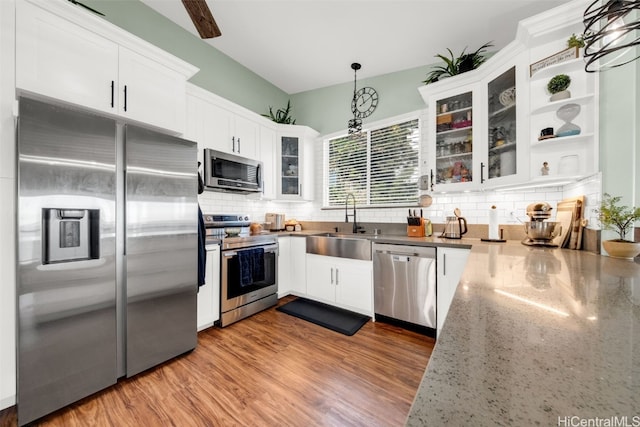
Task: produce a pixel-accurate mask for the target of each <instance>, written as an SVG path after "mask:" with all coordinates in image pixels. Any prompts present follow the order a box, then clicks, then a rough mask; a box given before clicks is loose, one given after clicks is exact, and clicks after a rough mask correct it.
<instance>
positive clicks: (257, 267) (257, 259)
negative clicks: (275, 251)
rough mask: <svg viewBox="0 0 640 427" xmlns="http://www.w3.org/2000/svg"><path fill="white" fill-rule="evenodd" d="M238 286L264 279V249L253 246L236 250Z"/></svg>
mask: <svg viewBox="0 0 640 427" xmlns="http://www.w3.org/2000/svg"><path fill="white" fill-rule="evenodd" d="M238 262H239V263H240V286H248V285H251V284H254V283H256V282H261V281H263V280H264V249H263V248H254V249H246V250H243V251H239V252H238Z"/></svg>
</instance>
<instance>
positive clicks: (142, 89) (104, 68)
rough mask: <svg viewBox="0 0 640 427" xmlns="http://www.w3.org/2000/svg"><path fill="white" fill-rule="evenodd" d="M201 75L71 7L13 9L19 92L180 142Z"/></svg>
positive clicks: (34, 0) (23, 0)
mask: <svg viewBox="0 0 640 427" xmlns="http://www.w3.org/2000/svg"><path fill="white" fill-rule="evenodd" d="M196 71H197V68H196V67H193V66H192V65H190V64H187V63H186V62H184V61H182V60H180V59H178V58H176V57H174V56H172V55H169V54H167V53H166V52H164V51H161V50H160V49H158V48H157V47H155V46H153V45H150V44H148V43H147V42H145V41H143V40H141V39H138V38H137V37H135V36H133V35H131V34H129V33H127V32H125V31H123V30H122V29H120V28H117V27H115V26H114V25H112V24H110V23H108V22H107V21H105V20H103V19H100V18H98V17H96V16H94V15H93V14H91V13H90V12H88V11H85V10H81V8H79V7H77V6H74V5H72V4H71V3H68V2H62V1H60V2H53V1H41V0H29V1H27V0H18V1H17V2H16V87H17V88H18V90H19V91H24V92H28V93H30V94H32V95H34V96H38V97H44V98H50V99H55V100H60V101H63V102H67V103H70V104H74V105H78V106H82V107H85V108H89V109H92V110H96V111H99V112H105V113H108V114H110V115H115V116H118V117H122V118H125V119H127V120H131V121H136V122H139V123H142V124H147V125H151V126H154V127H157V128H161V129H166V130H169V131H172V132H173V133H176V134H181V133H183V132H184V128H185V97H186V94H185V84H186V80H187V79H188V78H189V77H191V76H192V75H193V74H195V72H196Z"/></svg>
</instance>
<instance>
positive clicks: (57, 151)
mask: <svg viewBox="0 0 640 427" xmlns="http://www.w3.org/2000/svg"><path fill="white" fill-rule="evenodd" d="M17 155H18V193H17V196H18V200H17V206H18V209H17V210H18V213H17V229H18V235H17V239H18V257H17V258H18V259H17V278H16V279H17V280H16V281H17V292H16V293H17V307H18V309H17V314H18V319H17V328H18V330H17V335H18V354H17V365H18V366H17V371H18V399H17V400H18V423H19V424H20V425H23V424H26V423H30V422H31V421H33V420H35V419H37V418H40V417H42V416H44V415H46V414H48V413H50V412H53V411H55V410H57V409H59V408H61V407H63V406H66V405H68V404H70V403H72V402H74V401H77V400H79V399H81V398H83V397H85V396H88V395H90V394H92V393H94V392H96V391H98V390H101V389H103V388H105V387H108V386H109V385H112V384H114V383H116V381H117V379H118V378H119V377H121V376H125V375H126V376H132V375H134V374H136V373H138V372H140V371H143V370H145V369H147V368H149V367H151V366H154V365H156V364H158V363H161V362H164V361H166V360H168V359H170V358H172V357H174V356H177V355H179V354H181V353H184V352H186V351H189V350H191V349H193V348H195V346H196V341H197V335H196V294H197V264H196V263H197V201H196V190H197V160H196V155H197V148H196V146H195V143H193V142H189V141H184V140H181V139H178V138H174V137H170V136H166V135H162V134H158V133H156V132H151V131H147V130H144V129H141V128H138V127H135V126H130V125H124V124H122V123H117V122H116V121H114V120H112V119H108V118H104V117H99V116H97V115H94V114H90V113H86V112H80V111H76V110H72V109H70V108H67V107H61V106H54V105H49V104H46V103H43V102H40V101H35V100H31V99H27V98H21V99H20V101H19V118H18V152H17Z"/></svg>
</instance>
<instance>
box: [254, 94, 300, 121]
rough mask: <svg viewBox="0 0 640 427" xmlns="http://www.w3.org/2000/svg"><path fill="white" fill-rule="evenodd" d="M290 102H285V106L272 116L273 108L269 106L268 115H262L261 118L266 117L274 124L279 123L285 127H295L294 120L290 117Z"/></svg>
mask: <svg viewBox="0 0 640 427" xmlns="http://www.w3.org/2000/svg"><path fill="white" fill-rule="evenodd" d="M291 110H292V108H291V100H288V101H287V106H286V107H285V108H284V109H283V108H280V109H278V111H276V113H275V114H273V107H271V106H269V114H262V116H263V117H267V118H269V119H271V120H273V121H274V122H276V123H281V124H285V125H295V124H296V119H294V118H292V117H291V116H290V114H291Z"/></svg>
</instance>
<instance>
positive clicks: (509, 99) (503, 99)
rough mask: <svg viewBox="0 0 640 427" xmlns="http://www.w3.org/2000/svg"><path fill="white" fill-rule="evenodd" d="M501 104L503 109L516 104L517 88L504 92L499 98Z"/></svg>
mask: <svg viewBox="0 0 640 427" xmlns="http://www.w3.org/2000/svg"><path fill="white" fill-rule="evenodd" d="M498 100H499V101H500V104H502V106H503V107H509V106H511V105H513V104H515V103H516V88H515V87H511V88H509V89H507V90H503V91H502V92H501V93H500V96H499V97H498Z"/></svg>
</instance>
